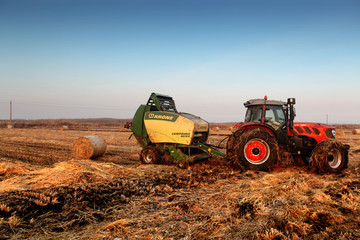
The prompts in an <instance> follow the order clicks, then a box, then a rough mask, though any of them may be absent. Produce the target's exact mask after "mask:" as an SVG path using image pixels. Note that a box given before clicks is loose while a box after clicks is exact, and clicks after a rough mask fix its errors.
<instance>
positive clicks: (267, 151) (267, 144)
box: [227, 128, 279, 171]
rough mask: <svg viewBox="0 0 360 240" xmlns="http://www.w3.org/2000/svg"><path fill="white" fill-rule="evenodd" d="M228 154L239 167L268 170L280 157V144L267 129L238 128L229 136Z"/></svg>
mask: <svg viewBox="0 0 360 240" xmlns="http://www.w3.org/2000/svg"><path fill="white" fill-rule="evenodd" d="M227 154H228V157H229V159H230V160H231V162H232V163H233V165H234V166H236V167H238V168H239V167H240V166H241V167H242V168H244V169H252V170H259V171H268V170H269V169H270V168H271V167H272V166H274V165H275V164H276V162H277V160H278V158H279V146H278V143H277V141H276V138H275V137H274V136H273V135H272V134H270V133H269V132H268V131H267V130H265V129H262V128H254V129H249V130H246V131H243V132H242V131H241V130H238V131H237V132H235V133H234V134H233V135H232V136H231V137H230V138H229V141H228V144H227Z"/></svg>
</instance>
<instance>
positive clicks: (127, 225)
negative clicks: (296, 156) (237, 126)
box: [0, 123, 360, 240]
mask: <svg viewBox="0 0 360 240" xmlns="http://www.w3.org/2000/svg"><path fill="white" fill-rule="evenodd" d="M231 126H232V125H226V124H222V125H216V126H215V127H216V128H215V127H214V126H213V128H212V131H211V133H212V135H211V136H210V138H209V141H208V142H210V143H212V144H217V143H219V142H220V141H221V140H222V139H224V138H225V137H226V134H229V133H231ZM341 127H342V129H341V134H339V138H338V140H340V141H341V142H343V143H347V144H350V147H351V148H350V152H349V168H348V169H347V170H346V171H344V172H343V173H342V174H340V175H329V174H327V175H319V174H316V173H312V172H309V171H308V170H307V169H306V167H304V166H294V165H292V164H289V163H287V164H280V165H279V166H277V167H276V168H275V169H274V170H272V171H271V172H257V171H246V172H240V171H238V170H236V169H234V168H233V167H232V166H231V164H229V163H228V162H227V161H226V160H224V159H222V158H219V157H213V158H211V159H209V160H206V161H203V162H200V163H194V164H191V165H190V166H188V167H187V168H186V169H182V168H178V167H177V166H174V165H171V164H166V165H142V164H140V161H139V153H140V151H141V148H140V147H139V145H137V143H136V141H135V139H134V138H131V139H130V140H129V139H128V138H129V136H130V132H126V131H125V130H124V129H121V128H120V127H119V128H118V129H117V130H116V131H113V130H112V129H109V128H108V127H107V128H104V129H101V124H98V123H97V124H96V128H95V127H94V128H90V129H91V130H87V131H84V130H81V131H80V130H76V127H74V126H73V127H72V128H71V129H67V130H60V128H59V130H57V129H54V128H46V127H41V128H36V129H34V128H26V129H25V128H24V129H19V128H14V129H5V128H0V239H104V240H108V239H111V240H113V239H117V240H119V239H324V238H329V239H359V238H360V230H359V229H360V168H359V167H360V135H353V134H352V132H351V131H352V128H351V127H349V126H341ZM88 129H89V128H88ZM339 132H340V131H339ZM89 135H97V136H100V137H101V138H103V139H104V140H105V141H106V143H107V152H106V153H105V155H104V156H102V157H100V158H97V159H96V160H85V159H75V158H74V157H73V156H72V144H73V141H74V140H75V139H77V138H79V137H84V136H89ZM224 142H225V143H226V140H225V141H224ZM224 142H223V143H222V144H224Z"/></svg>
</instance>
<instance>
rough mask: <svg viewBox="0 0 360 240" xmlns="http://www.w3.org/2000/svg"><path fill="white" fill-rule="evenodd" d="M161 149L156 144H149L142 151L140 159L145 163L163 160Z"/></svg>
mask: <svg viewBox="0 0 360 240" xmlns="http://www.w3.org/2000/svg"><path fill="white" fill-rule="evenodd" d="M161 155H162V154H161V151H160V150H159V149H158V148H157V147H155V146H147V147H145V148H144V149H143V150H141V153H140V161H141V162H142V163H143V164H155V163H159V162H160V161H161Z"/></svg>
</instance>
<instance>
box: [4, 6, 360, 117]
mask: <svg viewBox="0 0 360 240" xmlns="http://www.w3.org/2000/svg"><path fill="white" fill-rule="evenodd" d="M0 81H1V88H0V119H8V118H9V101H10V100H12V101H13V118H18V119H20V118H21V119H42V118H94V117H113V118H131V117H132V116H133V114H134V113H135V111H136V109H137V107H138V105H140V104H143V103H145V102H146V101H147V98H148V96H149V95H150V93H151V92H159V93H164V94H168V95H171V96H173V97H174V99H175V101H176V103H177V108H178V110H180V111H185V112H190V113H193V114H196V115H199V116H201V117H202V118H204V119H206V120H208V121H210V122H227V121H233V122H234V121H242V120H243V119H244V112H245V109H244V106H243V103H244V102H245V101H246V100H248V99H252V98H262V97H263V96H264V95H268V97H269V99H275V100H283V101H285V100H286V99H287V98H288V97H295V98H296V100H297V104H296V107H297V119H296V120H298V121H311V122H325V121H326V115H328V116H329V122H330V123H352V124H354V123H357V124H360V98H359V93H360V2H359V1H344V0H342V1H341V0H338V1H331V0H329V1H321V0H319V1H307V0H305V1H304V0H302V1H300V0H298V1H296V0H295V1H278V0H274V1H268V0H255V1H250V0H248V1H241V0H238V1H224V0H223V1H220V0H219V1H212V0H206V1H205V0H182V1H174V0H167V1H150V0H146V1H133V0H132V1H128V0H126V1H125V0H118V1H107V0H104V1H100V0H98V1H93V0H90V1H80V0H75V1H70V0H63V1H60V0H53V1H48V0H43V1H40V0H33V1H31V0H21V1H20V0H19V1H17V0H0Z"/></svg>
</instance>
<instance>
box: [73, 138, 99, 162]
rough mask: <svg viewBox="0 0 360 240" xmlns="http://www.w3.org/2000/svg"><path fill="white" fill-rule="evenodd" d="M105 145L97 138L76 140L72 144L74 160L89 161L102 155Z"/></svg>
mask: <svg viewBox="0 0 360 240" xmlns="http://www.w3.org/2000/svg"><path fill="white" fill-rule="evenodd" d="M105 151H106V143H105V142H104V140H102V139H101V138H100V137H98V136H86V137H81V138H78V139H76V140H75V141H74V144H73V154H74V156H75V157H76V158H82V159H89V158H97V157H101V156H102V155H104V153H105Z"/></svg>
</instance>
